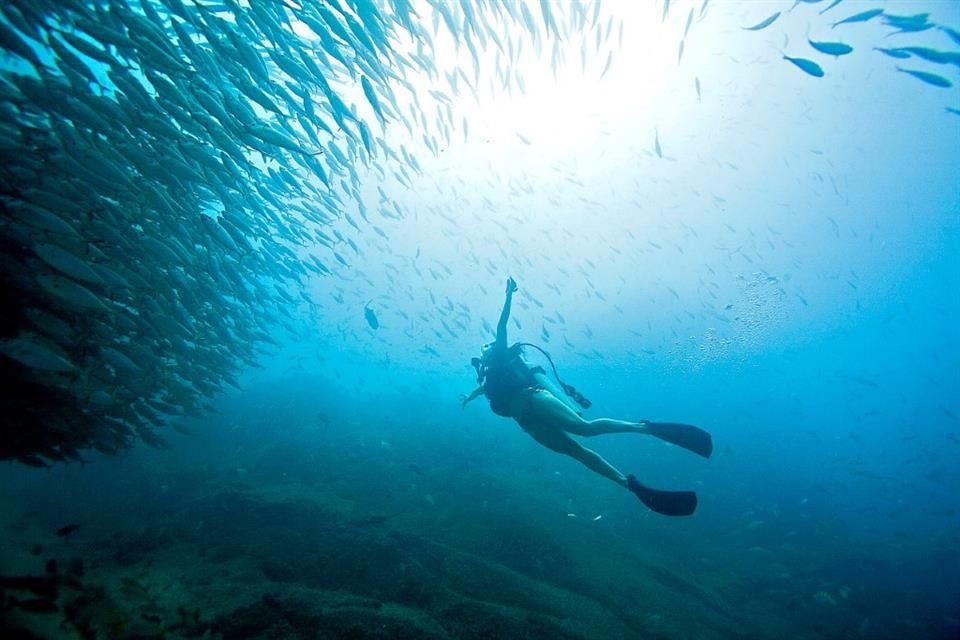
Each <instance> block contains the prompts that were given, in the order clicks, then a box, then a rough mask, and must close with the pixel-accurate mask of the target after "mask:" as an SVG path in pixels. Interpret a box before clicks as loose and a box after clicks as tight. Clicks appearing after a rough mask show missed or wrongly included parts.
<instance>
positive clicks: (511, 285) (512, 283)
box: [507, 277, 519, 294]
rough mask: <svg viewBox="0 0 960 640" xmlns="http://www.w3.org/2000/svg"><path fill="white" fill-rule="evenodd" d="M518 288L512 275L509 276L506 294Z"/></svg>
mask: <svg viewBox="0 0 960 640" xmlns="http://www.w3.org/2000/svg"><path fill="white" fill-rule="evenodd" d="M518 288H519V287H517V281H516V280H514V279H513V278H512V277H511V278H507V294H511V293H513V292H514V291H516V290H517V289H518Z"/></svg>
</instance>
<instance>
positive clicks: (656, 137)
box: [653, 131, 663, 158]
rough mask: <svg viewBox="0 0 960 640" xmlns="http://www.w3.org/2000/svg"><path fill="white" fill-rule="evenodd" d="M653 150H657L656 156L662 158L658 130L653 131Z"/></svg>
mask: <svg viewBox="0 0 960 640" xmlns="http://www.w3.org/2000/svg"><path fill="white" fill-rule="evenodd" d="M653 150H654V151H656V152H657V157H658V158H663V150H662V149H661V148H660V132H659V131H654V133H653Z"/></svg>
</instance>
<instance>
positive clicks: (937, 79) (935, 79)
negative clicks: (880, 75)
mask: <svg viewBox="0 0 960 640" xmlns="http://www.w3.org/2000/svg"><path fill="white" fill-rule="evenodd" d="M897 71H900V72H902V73H908V74H910V75H911V76H913V77H914V78H916V79H917V80H921V81H923V82H926V83H927V84H929V85H931V86H933V87H940V88H941V89H949V88H950V87H952V86H953V83H952V82H950V81H949V80H948V79H946V78H944V77H943V76H939V75H937V74H935V73H929V72H927V71H919V70H917V69H904V68H903V67H901V66H900V65H897Z"/></svg>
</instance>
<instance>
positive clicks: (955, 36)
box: [940, 25, 960, 45]
mask: <svg viewBox="0 0 960 640" xmlns="http://www.w3.org/2000/svg"><path fill="white" fill-rule="evenodd" d="M940 31H943V32H944V33H945V34H947V35H948V36H950V39H951V40H953V43H954V44H958V45H960V31H957V30H956V29H951V28H950V27H944V26H943V25H940Z"/></svg>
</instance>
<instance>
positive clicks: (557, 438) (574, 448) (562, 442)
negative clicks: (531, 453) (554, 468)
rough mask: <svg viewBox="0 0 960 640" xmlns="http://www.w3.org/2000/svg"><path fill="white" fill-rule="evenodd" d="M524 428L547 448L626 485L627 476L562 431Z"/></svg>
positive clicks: (545, 427)
mask: <svg viewBox="0 0 960 640" xmlns="http://www.w3.org/2000/svg"><path fill="white" fill-rule="evenodd" d="M524 429H525V430H526V432H527V433H529V434H530V435H531V436H532V437H533V439H534V440H536V441H537V442H539V443H540V444H542V445H543V446H545V447H546V448H547V449H550V450H551V451H556V452H557V453H562V454H564V455H567V456H570V457H571V458H573V459H574V460H577V461H579V462H580V463H581V464H583V465H584V466H586V467H587V468H588V469H590V470H591V471H593V472H595V473H599V474H600V475H602V476H603V477H604V478H609V479H610V480H613V481H614V482H616V483H617V484H619V485H620V486H622V487H626V486H627V477H626V476H625V475H623V474H622V473H620V472H619V471H618V470H617V469H616V467H614V466H613V465H612V464H610V463H609V462H607V461H606V460H604V459H603V457H602V456H601V455H600V454H599V453H597V452H596V451H591V450H590V449H587V448H586V447H584V446H582V445H581V444H580V443H579V442H577V441H576V440H574V439H573V438H571V437H570V436H568V435H567V434H566V433H565V432H564V431H561V430H559V429H555V428H550V427H547V426H540V427H539V428H538V427H533V428H527V427H524Z"/></svg>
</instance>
